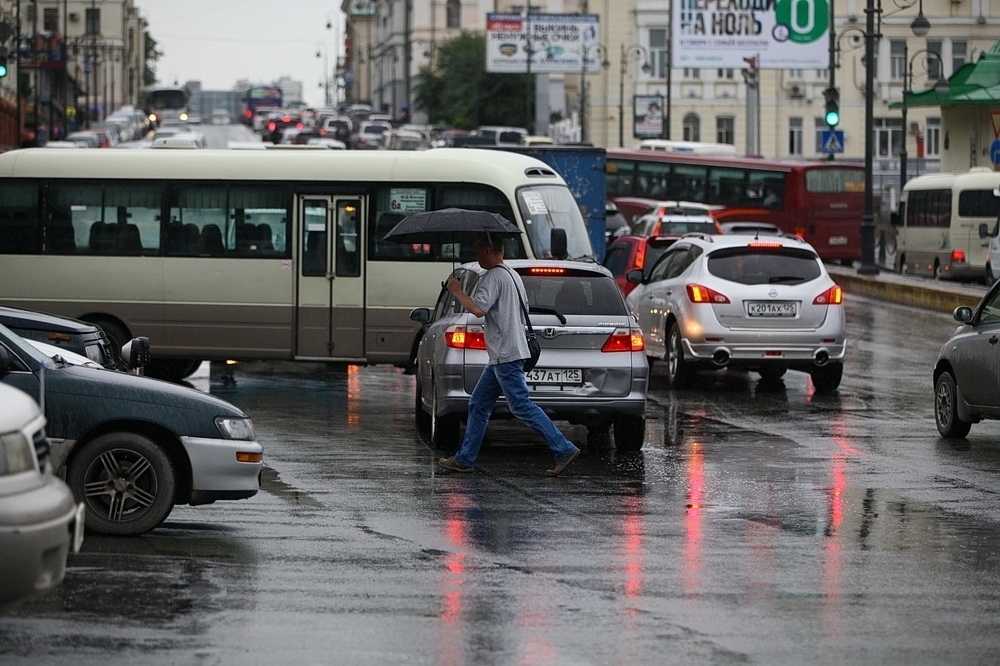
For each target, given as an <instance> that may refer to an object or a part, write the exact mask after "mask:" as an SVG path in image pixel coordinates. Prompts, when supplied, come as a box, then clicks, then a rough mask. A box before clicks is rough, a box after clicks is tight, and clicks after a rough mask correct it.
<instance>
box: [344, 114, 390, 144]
mask: <svg viewBox="0 0 1000 666" xmlns="http://www.w3.org/2000/svg"><path fill="white" fill-rule="evenodd" d="M391 129H392V125H390V124H389V123H387V122H383V121H381V120H376V121H370V120H366V121H364V122H362V123H361V124H359V125H358V128H357V131H355V132H354V134H352V135H351V142H350V146H351V148H353V149H354V150H375V149H377V148H378V147H379V143H380V142H381V141H382V134H384V133H385V132H388V131H389V130H391Z"/></svg>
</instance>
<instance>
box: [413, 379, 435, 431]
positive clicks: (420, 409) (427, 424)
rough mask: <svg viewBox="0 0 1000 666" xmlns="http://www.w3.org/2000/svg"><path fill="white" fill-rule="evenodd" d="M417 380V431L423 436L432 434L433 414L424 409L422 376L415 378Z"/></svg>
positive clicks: (414, 407)
mask: <svg viewBox="0 0 1000 666" xmlns="http://www.w3.org/2000/svg"><path fill="white" fill-rule="evenodd" d="M415 379H416V381H415V383H416V385H417V388H416V391H415V392H414V393H415V394H416V399H415V401H414V405H413V414H414V420H415V422H416V426H417V432H418V433H420V435H421V436H422V437H429V436H430V434H431V415H430V414H428V413H427V412H425V411H424V391H423V389H422V388H420V377H419V376H418V377H416V378H415Z"/></svg>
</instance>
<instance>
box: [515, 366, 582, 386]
mask: <svg viewBox="0 0 1000 666" xmlns="http://www.w3.org/2000/svg"><path fill="white" fill-rule="evenodd" d="M524 378H525V379H526V380H527V381H528V383H529V384H582V383H583V370H581V369H580V368H535V369H533V370H531V371H530V372H526V373H524Z"/></svg>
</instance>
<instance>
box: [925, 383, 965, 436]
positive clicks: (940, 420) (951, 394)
mask: <svg viewBox="0 0 1000 666" xmlns="http://www.w3.org/2000/svg"><path fill="white" fill-rule="evenodd" d="M934 420H935V421H937V429H938V432H939V433H941V436H942V437H965V436H966V435H968V434H969V431H970V430H971V429H972V424H971V423H969V422H968V421H962V420H961V419H959V418H958V387H957V386H956V385H955V378H954V377H953V376H952V374H951V373H950V372H942V373H941V376H940V377H938V380H937V384H936V385H935V386H934Z"/></svg>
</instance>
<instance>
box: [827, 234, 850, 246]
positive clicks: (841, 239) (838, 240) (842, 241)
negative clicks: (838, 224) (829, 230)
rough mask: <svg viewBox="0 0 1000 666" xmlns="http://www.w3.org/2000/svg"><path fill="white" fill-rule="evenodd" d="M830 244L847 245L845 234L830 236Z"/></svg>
mask: <svg viewBox="0 0 1000 666" xmlns="http://www.w3.org/2000/svg"><path fill="white" fill-rule="evenodd" d="M827 242H829V243H830V245H847V236H830V239H829V240H828V241H827Z"/></svg>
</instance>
